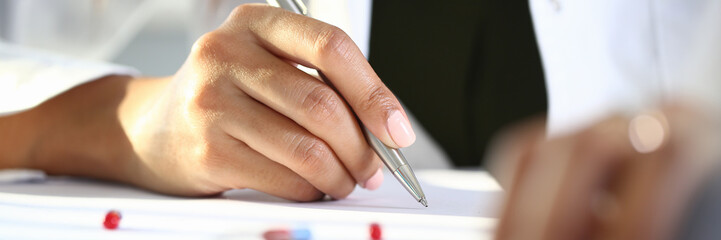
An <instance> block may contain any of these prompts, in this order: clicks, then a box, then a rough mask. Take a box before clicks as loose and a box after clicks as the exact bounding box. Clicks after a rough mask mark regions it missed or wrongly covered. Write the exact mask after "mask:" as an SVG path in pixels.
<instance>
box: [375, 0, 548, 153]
mask: <svg viewBox="0 0 721 240" xmlns="http://www.w3.org/2000/svg"><path fill="white" fill-rule="evenodd" d="M372 14H373V16H372V23H371V40H370V56H369V57H370V63H371V65H372V66H373V68H374V69H375V70H376V72H377V73H378V75H379V76H380V77H381V79H383V81H384V82H385V83H386V84H387V85H388V86H389V87H390V89H391V90H392V91H393V92H394V93H395V94H396V95H397V96H398V97H399V98H400V100H401V101H402V102H403V103H404V104H405V105H406V106H407V107H408V108H409V109H410V111H411V112H413V113H414V114H415V115H416V117H417V118H418V119H419V121H420V122H421V124H423V126H424V127H425V128H426V129H427V130H428V131H429V132H430V134H431V135H432V136H433V138H435V139H436V141H438V143H440V145H441V146H442V147H443V148H444V150H445V151H446V153H447V154H448V155H449V156H450V157H451V159H452V160H453V162H454V163H455V165H457V166H473V165H479V164H483V162H482V161H483V156H484V151H485V148H486V145H487V144H488V142H489V140H490V138H491V137H492V136H493V134H494V133H496V132H497V131H498V130H499V129H500V128H502V127H503V126H506V125H508V124H510V123H513V122H515V121H518V120H521V119H523V118H526V117H528V116H531V115H537V114H539V113H543V112H545V111H546V90H545V85H544V80H543V72H542V68H541V62H540V59H539V54H538V49H537V46H536V42H535V38H534V33H533V27H532V24H531V18H530V12H529V9H528V1H523V0H495V1H494V0H449V1H430V0H416V1H411V0H405V1H403V0H376V1H374V2H373V13H372Z"/></svg>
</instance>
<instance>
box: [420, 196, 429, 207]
mask: <svg viewBox="0 0 721 240" xmlns="http://www.w3.org/2000/svg"><path fill="white" fill-rule="evenodd" d="M418 202H420V203H421V204H423V206H424V207H428V202H426V199H425V198H421V200H419V201H418Z"/></svg>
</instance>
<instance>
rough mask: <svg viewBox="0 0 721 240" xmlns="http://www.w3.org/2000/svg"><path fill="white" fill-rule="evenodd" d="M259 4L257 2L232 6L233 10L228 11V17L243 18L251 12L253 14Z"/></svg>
mask: <svg viewBox="0 0 721 240" xmlns="http://www.w3.org/2000/svg"><path fill="white" fill-rule="evenodd" d="M258 8H259V6H258V5H257V4H241V5H238V6H237V7H235V8H233V10H232V11H231V12H230V15H228V19H234V20H235V19H243V18H247V17H250V15H251V14H253V13H254V12H255V11H257V10H258Z"/></svg>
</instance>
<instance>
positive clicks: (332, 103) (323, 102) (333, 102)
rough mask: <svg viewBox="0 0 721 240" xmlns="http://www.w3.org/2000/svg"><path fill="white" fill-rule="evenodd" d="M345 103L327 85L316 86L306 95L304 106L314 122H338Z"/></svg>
mask: <svg viewBox="0 0 721 240" xmlns="http://www.w3.org/2000/svg"><path fill="white" fill-rule="evenodd" d="M342 106H343V103H342V102H341V100H340V99H339V97H338V96H337V95H336V93H335V92H334V91H333V90H332V89H330V88H328V87H327V86H322V85H321V86H316V87H314V88H313V90H311V91H310V93H308V95H306V96H305V99H303V102H302V108H303V109H306V114H307V116H308V117H309V118H310V119H311V120H312V121H313V122H314V123H321V124H322V123H329V122H330V123H333V122H337V121H338V119H339V116H341V114H340V111H341V108H342Z"/></svg>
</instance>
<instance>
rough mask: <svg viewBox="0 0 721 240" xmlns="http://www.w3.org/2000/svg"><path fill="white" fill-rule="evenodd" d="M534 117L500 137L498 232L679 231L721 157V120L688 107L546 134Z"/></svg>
mask: <svg viewBox="0 0 721 240" xmlns="http://www.w3.org/2000/svg"><path fill="white" fill-rule="evenodd" d="M544 125H545V123H544V122H543V121H542V120H533V121H531V122H530V123H526V124H524V125H521V126H519V127H516V128H515V129H513V130H511V131H508V132H506V133H505V134H503V135H501V136H500V137H499V138H498V139H497V141H496V143H495V147H494V148H492V149H494V150H495V151H494V153H492V155H491V156H492V157H491V158H492V160H494V162H493V164H494V165H493V167H492V172H493V174H494V175H496V177H497V179H498V181H499V183H500V184H501V185H502V186H503V187H504V189H505V190H506V199H505V202H504V203H505V204H504V208H503V211H502V213H501V220H500V223H499V225H498V229H497V233H496V238H497V239H524V240H531V239H549V240H551V239H553V240H558V239H670V238H671V237H672V236H674V234H675V232H676V229H677V225H678V223H679V219H680V218H681V217H682V216H683V213H684V209H685V208H686V207H687V205H688V204H689V200H690V199H691V198H692V197H693V195H694V193H695V191H696V189H697V188H698V186H699V185H700V184H701V183H703V182H704V180H705V179H706V178H708V177H709V175H710V174H711V173H712V172H713V171H712V170H713V169H714V168H715V166H716V165H717V162H718V160H719V156H720V155H719V154H718V149H719V148H718V146H720V145H719V143H720V141H719V137H720V136H719V134H721V131H719V128H718V121H715V118H713V117H712V116H708V115H704V114H702V113H701V112H699V111H694V110H691V109H688V108H683V107H677V106H674V107H667V108H664V109H663V111H656V112H648V113H643V114H639V115H637V116H634V117H632V118H626V117H621V116H613V117H609V118H607V119H605V120H603V121H601V122H598V123H597V124H594V125H593V126H591V127H588V128H586V129H584V130H582V131H579V132H576V133H574V134H571V135H567V136H560V137H556V138H552V139H547V138H546V135H545V132H544V131H543V129H544V127H545V126H544Z"/></svg>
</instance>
